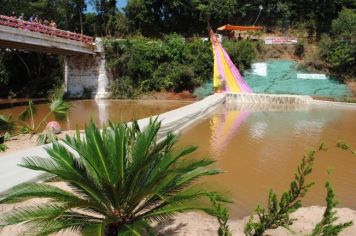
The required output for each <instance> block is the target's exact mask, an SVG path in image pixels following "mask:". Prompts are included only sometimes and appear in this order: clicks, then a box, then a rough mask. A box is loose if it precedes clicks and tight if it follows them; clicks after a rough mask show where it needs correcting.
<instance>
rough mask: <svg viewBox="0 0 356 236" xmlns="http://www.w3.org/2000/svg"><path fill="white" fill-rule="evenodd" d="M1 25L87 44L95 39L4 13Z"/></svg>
mask: <svg viewBox="0 0 356 236" xmlns="http://www.w3.org/2000/svg"><path fill="white" fill-rule="evenodd" d="M0 25H4V26H8V27H12V28H17V29H21V30H28V31H32V32H37V33H41V34H46V35H50V36H55V37H59V38H65V39H70V40H74V41H79V42H83V43H87V44H92V43H93V42H94V39H93V38H92V37H90V36H86V35H83V34H77V33H73V32H69V31H65V30H60V29H57V28H53V27H49V26H46V25H42V24H38V23H35V22H29V21H23V20H17V19H14V18H12V17H9V16H4V15H0Z"/></svg>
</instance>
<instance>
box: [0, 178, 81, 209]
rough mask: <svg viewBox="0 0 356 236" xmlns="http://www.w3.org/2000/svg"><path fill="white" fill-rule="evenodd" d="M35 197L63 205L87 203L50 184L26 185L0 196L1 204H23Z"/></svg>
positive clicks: (16, 187)
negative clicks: (48, 199)
mask: <svg viewBox="0 0 356 236" xmlns="http://www.w3.org/2000/svg"><path fill="white" fill-rule="evenodd" d="M3 196H4V197H3ZM34 197H36V198H50V199H53V200H56V201H57V202H61V203H71V202H79V201H85V200H84V199H81V198H79V197H78V196H76V195H74V194H72V193H70V192H68V191H65V190H62V189H60V188H58V187H55V186H52V185H49V184H37V183H24V184H20V185H17V186H15V187H14V188H12V189H10V190H9V191H7V192H6V193H4V194H3V195H0V204H4V203H6V204H8V203H16V202H22V201H25V200H28V199H31V198H34Z"/></svg>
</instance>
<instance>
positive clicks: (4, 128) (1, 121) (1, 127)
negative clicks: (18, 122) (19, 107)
mask: <svg viewBox="0 0 356 236" xmlns="http://www.w3.org/2000/svg"><path fill="white" fill-rule="evenodd" d="M14 128H15V124H14V120H13V118H12V116H11V115H9V116H5V115H0V135H2V134H4V133H5V132H12V131H13V130H14Z"/></svg>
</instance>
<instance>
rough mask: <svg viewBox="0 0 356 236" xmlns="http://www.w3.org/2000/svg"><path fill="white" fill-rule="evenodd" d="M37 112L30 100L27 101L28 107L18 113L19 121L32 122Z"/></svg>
mask: <svg viewBox="0 0 356 236" xmlns="http://www.w3.org/2000/svg"><path fill="white" fill-rule="evenodd" d="M36 112H37V108H36V107H35V105H34V103H33V101H32V100H29V101H28V107H27V108H26V109H25V110H24V111H23V112H21V113H20V115H19V119H20V120H22V121H31V122H33V119H34V115H35V114H36Z"/></svg>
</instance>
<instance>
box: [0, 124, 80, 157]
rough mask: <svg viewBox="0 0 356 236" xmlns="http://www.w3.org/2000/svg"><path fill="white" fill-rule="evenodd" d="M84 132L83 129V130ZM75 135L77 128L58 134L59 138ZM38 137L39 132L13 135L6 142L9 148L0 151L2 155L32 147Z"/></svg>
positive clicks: (35, 144)
mask: <svg viewBox="0 0 356 236" xmlns="http://www.w3.org/2000/svg"><path fill="white" fill-rule="evenodd" d="M81 132H83V131H81ZM67 134H68V135H71V136H73V135H74V134H75V130H66V131H63V132H61V133H60V134H58V138H59V139H62V138H64V137H65V136H66V135H67ZM37 137H38V134H35V135H30V134H20V135H17V136H14V137H12V138H11V139H10V140H9V141H6V142H5V145H6V146H7V147H8V149H7V150H6V151H5V152H0V157H1V156H5V155H7V154H9V153H13V152H17V151H20V150H24V149H26V148H32V147H35V146H37Z"/></svg>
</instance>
